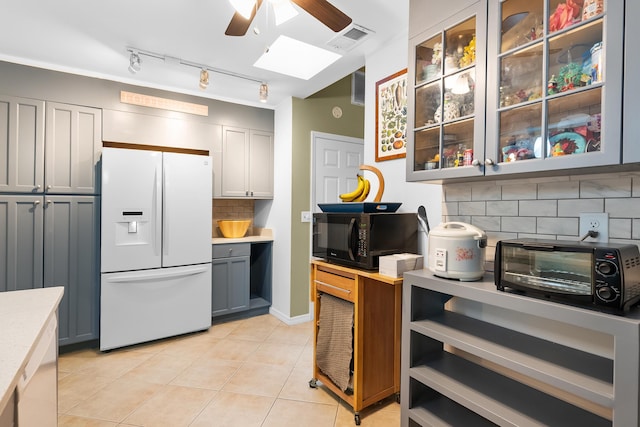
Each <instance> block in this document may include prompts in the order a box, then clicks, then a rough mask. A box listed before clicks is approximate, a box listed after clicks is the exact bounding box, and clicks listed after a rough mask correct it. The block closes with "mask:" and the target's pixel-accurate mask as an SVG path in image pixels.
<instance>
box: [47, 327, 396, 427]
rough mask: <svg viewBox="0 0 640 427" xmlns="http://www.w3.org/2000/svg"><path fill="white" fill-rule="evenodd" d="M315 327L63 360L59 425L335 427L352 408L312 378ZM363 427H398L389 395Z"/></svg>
mask: <svg viewBox="0 0 640 427" xmlns="http://www.w3.org/2000/svg"><path fill="white" fill-rule="evenodd" d="M311 325H312V324H311V323H310V322H309V323H305V324H301V325H296V326H288V325H286V324H284V323H282V322H281V321H279V320H278V319H276V318H275V317H273V316H271V315H263V316H257V317H253V318H249V319H242V320H236V321H232V322H227V323H223V324H218V325H214V326H212V327H211V328H210V329H209V330H208V331H206V332H198V333H193V334H188V335H185V336H181V337H175V338H169V339H165V340H160V341H156V342H153V343H148V344H141V345H137V346H132V347H127V348H124V349H118V350H113V351H111V352H108V353H101V352H100V351H98V350H97V349H86V350H79V351H75V352H71V353H66V354H62V355H60V360H59V367H58V386H59V387H58V426H59V427H79V426H90V427H114V426H151V427H156V426H157V427H162V426H170V427H179V426H191V427H223V426H225V427H227V426H228V427H253V426H256V427H260V426H262V427H300V426H304V427H325V426H326V427H338V426H340V427H342V426H345V427H346V426H349V427H350V426H355V423H354V417H353V412H352V410H351V408H350V407H349V406H348V405H347V404H346V403H345V402H343V401H341V400H340V399H339V398H338V397H337V396H336V395H335V394H333V393H332V392H330V391H329V390H327V389H326V388H325V387H323V386H321V385H320V387H319V388H317V389H312V388H310V387H309V385H308V382H309V379H310V378H311V375H312V358H313V340H312V335H313V331H312V329H311V328H312V326H311ZM361 420H362V424H361V425H362V426H363V427H396V426H399V425H400V405H399V404H397V403H396V402H395V399H394V398H393V397H391V398H389V399H386V400H385V401H383V402H381V403H380V404H377V405H373V406H372V407H369V408H366V409H365V410H363V411H362V412H361Z"/></svg>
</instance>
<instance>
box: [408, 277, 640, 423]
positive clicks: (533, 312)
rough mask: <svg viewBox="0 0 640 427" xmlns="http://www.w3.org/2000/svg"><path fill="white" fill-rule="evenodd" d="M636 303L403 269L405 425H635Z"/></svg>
mask: <svg viewBox="0 0 640 427" xmlns="http://www.w3.org/2000/svg"><path fill="white" fill-rule="evenodd" d="M638 360H640V310H637V309H636V310H633V311H632V312H631V313H629V314H628V315H627V316H617V315H610V314H605V313H601V312H598V311H594V310H589V309H585V308H581V307H575V306H571V305H567V304H560V303H557V302H552V301H549V300H545V299H537V298H533V297H529V296H524V295H519V294H513V293H507V292H500V291H498V290H496V288H495V285H494V283H493V276H491V275H489V274H487V275H485V277H484V280H482V281H479V282H459V281H456V280H447V279H442V278H438V277H435V276H433V275H432V274H431V273H430V272H428V271H427V270H417V271H413V272H409V273H405V275H404V290H403V313H402V367H401V384H402V386H401V387H402V388H401V395H402V399H401V401H402V426H403V427H410V426H411V427H413V426H445V425H446V426H470V425H473V426H483V425H500V426H566V425H584V426H587V425H588V426H615V427H623V426H636V425H639V422H640V412H639V403H638V402H639V397H640V394H639V385H638V383H639V379H640V364H639V363H638Z"/></svg>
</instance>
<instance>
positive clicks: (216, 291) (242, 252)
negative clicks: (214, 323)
mask: <svg viewBox="0 0 640 427" xmlns="http://www.w3.org/2000/svg"><path fill="white" fill-rule="evenodd" d="M250 255H251V244H250V243H233V244H223V245H213V260H212V265H211V270H212V292H211V316H212V317H216V316H222V315H226V314H232V313H236V312H240V311H245V310H247V309H249V296H250V271H251V270H250V264H249V263H250Z"/></svg>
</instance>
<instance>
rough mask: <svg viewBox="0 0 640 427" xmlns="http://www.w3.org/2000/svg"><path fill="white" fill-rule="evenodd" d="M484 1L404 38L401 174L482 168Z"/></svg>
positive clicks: (426, 175) (452, 173)
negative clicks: (404, 149)
mask: <svg viewBox="0 0 640 427" xmlns="http://www.w3.org/2000/svg"><path fill="white" fill-rule="evenodd" d="M486 9H487V6H486V2H484V1H481V2H479V3H477V4H476V5H474V6H472V7H469V8H467V9H464V10H463V11H461V12H460V13H458V14H456V15H455V16H452V17H450V18H449V19H447V20H445V21H444V23H443V24H442V25H440V26H438V28H432V29H428V30H426V31H424V32H421V33H420V34H419V35H418V36H415V37H413V38H412V39H411V40H410V52H411V53H410V56H411V58H410V59H409V60H410V63H411V64H412V66H411V67H409V74H408V77H407V78H408V86H409V88H410V90H409V91H408V97H409V103H408V105H409V106H410V108H409V111H408V113H407V115H408V117H407V119H408V133H407V139H408V144H407V180H408V181H419V180H430V179H441V178H452V177H460V176H475V175H481V174H482V173H483V170H482V169H483V168H482V167H478V165H479V164H480V163H481V162H483V161H484V157H485V155H484V128H485V124H484V117H485V105H486V103H485V97H484V94H485V75H486V73H485V70H486V38H485V37H486V22H487V21H486Z"/></svg>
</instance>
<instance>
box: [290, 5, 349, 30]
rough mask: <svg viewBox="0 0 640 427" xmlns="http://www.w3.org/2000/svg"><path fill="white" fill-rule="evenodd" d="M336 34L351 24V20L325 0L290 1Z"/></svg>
mask: <svg viewBox="0 0 640 427" xmlns="http://www.w3.org/2000/svg"><path fill="white" fill-rule="evenodd" d="M291 1H292V2H293V3H295V4H297V5H298V6H300V7H301V8H302V9H304V10H305V11H307V13H309V14H310V15H311V16H313V17H314V18H316V19H317V20H318V21H320V22H322V23H323V24H324V25H326V26H327V27H329V28H331V29H332V30H333V31H335V32H336V33H337V32H338V31H342V30H344V29H345V28H346V27H347V25H349V24H351V21H352V20H351V18H349V17H348V16H347V15H345V14H344V13H342V11H341V10H340V9H338V8H337V7H335V6H334V5H332V4H331V3H329V2H328V1H327V0H291Z"/></svg>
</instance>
